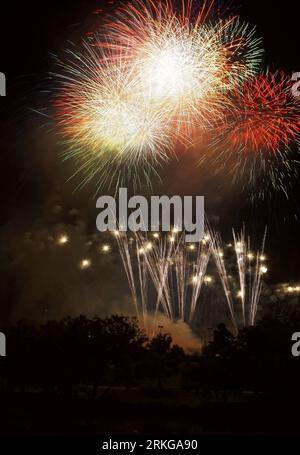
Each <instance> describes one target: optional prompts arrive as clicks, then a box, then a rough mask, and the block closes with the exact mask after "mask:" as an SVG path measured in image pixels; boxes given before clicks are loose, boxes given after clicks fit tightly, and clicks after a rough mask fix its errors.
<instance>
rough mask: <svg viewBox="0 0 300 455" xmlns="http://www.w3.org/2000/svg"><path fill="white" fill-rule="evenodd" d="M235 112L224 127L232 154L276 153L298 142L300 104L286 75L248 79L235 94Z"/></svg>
mask: <svg viewBox="0 0 300 455" xmlns="http://www.w3.org/2000/svg"><path fill="white" fill-rule="evenodd" d="M232 101H233V106H234V108H233V110H232V111H231V112H230V114H229V115H228V121H227V123H226V125H225V126H223V127H222V131H221V137H222V141H225V143H226V144H227V147H226V148H227V149H229V150H231V151H232V152H236V151H239V152H245V153H248V154H253V153H254V154H257V153H276V152H280V151H284V150H286V149H287V148H289V146H290V145H291V144H292V143H294V142H298V140H299V136H300V102H299V98H296V97H294V96H293V94H292V82H291V80H290V79H289V78H288V77H287V76H286V75H284V74H283V73H280V74H275V75H274V74H271V73H267V74H266V75H259V76H257V77H255V78H252V79H249V80H247V81H246V82H245V83H244V84H243V86H242V88H241V89H238V90H236V91H235V92H234V93H232Z"/></svg>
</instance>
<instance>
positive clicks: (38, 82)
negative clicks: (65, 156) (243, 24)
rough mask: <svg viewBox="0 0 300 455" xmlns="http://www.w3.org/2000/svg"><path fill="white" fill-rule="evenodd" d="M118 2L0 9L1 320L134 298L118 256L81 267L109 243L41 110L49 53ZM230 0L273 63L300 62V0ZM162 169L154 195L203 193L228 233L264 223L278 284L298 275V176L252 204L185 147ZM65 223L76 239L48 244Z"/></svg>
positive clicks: (289, 67)
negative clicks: (0, 86)
mask: <svg viewBox="0 0 300 455" xmlns="http://www.w3.org/2000/svg"><path fill="white" fill-rule="evenodd" d="M109 3H111V2H101V1H98V2H96V1H89V2H84V1H77V0H76V1H74V0H73V1H64V2H61V1H59V2H58V1H57V0H54V1H52V2H48V3H41V4H40V6H37V3H36V2H33V1H30V0H29V1H27V2H21V3H16V2H6V4H3V5H2V6H1V9H2V10H1V27H0V42H1V47H0V49H1V51H0V71H1V72H4V73H5V74H6V78H7V96H6V97H5V98H4V97H2V98H0V117H1V134H0V147H1V158H0V159H1V170H2V178H1V193H0V194H1V215H0V217H1V230H0V238H1V285H0V298H1V308H0V319H1V318H2V320H3V321H10V320H13V319H17V318H19V317H27V318H32V319H35V318H41V317H48V316H49V317H57V316H61V315H66V314H69V313H72V312H75V313H76V312H77V313H78V312H82V313H89V314H95V313H97V312H107V313H111V312H112V311H113V310H120V309H122V308H123V307H124V308H125V307H126V305H127V299H128V294H127V295H126V291H125V292H124V289H126V284H125V283H124V277H123V276H122V273H121V272H120V271H118V270H119V268H120V267H118V266H117V262H118V260H117V253H114V252H113V253H112V254H111V255H110V257H109V258H108V257H103V256H101V255H99V254H98V256H97V255H95V254H94V253H93V254H94V256H95V257H94V260H93V264H94V266H93V269H92V270H91V271H89V272H88V273H85V274H84V276H83V274H82V272H81V271H79V270H78V267H76V265H77V263H78V261H79V260H80V259H81V258H83V257H85V256H86V255H89V254H90V252H91V250H93V249H94V250H93V251H95V249H97V248H98V245H101V244H103V242H105V241H106V239H102V238H100V237H99V234H98V233H97V232H96V228H95V218H96V213H97V212H96V209H95V199H94V188H93V187H92V185H90V186H87V187H85V188H84V189H83V190H82V191H80V192H74V187H75V183H74V181H70V182H68V181H67V179H68V177H69V176H70V174H71V173H72V163H71V162H68V163H62V162H61V159H60V153H61V149H60V145H59V144H58V137H57V136H56V134H55V132H54V131H53V128H52V127H51V122H50V119H48V118H47V117H45V116H42V115H41V114H39V113H38V112H37V111H39V112H49V111H48V109H49V104H50V100H49V96H48V94H47V88H48V84H49V82H48V81H47V74H48V73H49V72H50V71H53V59H52V58H51V54H57V53H59V52H60V51H61V49H62V48H64V47H66V43H67V40H69V39H70V40H73V41H76V40H79V37H80V36H81V35H82V34H83V33H85V32H86V31H89V30H90V28H91V27H95V24H97V21H100V19H101V14H103V13H102V12H101V11H100V10H101V9H103V10H105V11H106V10H109V8H110V6H108V4H109ZM231 3H232V4H233V6H234V11H236V12H237V13H239V14H240V15H241V16H242V17H243V18H244V19H245V20H248V21H249V22H250V23H251V24H252V25H257V34H258V36H262V37H263V45H264V49H265V57H264V66H265V67H270V68H271V69H275V68H278V69H282V70H284V71H286V72H287V73H288V74H291V73H293V72H296V71H300V58H299V52H298V48H299V17H300V6H299V2H298V1H296V0H293V1H292V0H287V1H285V2H268V1H265V2H262V1H259V0H251V1H250V0H248V1H246V0H237V1H236V2H235V1H234V0H232V2H231ZM96 11H97V13H96V14H95V12H96ZM163 177H164V183H163V184H162V185H156V186H155V187H154V190H153V193H154V194H198V195H204V196H205V197H206V208H207V211H208V213H209V215H210V216H211V219H212V220H213V222H214V223H215V227H216V228H217V229H219V230H220V231H221V232H222V234H223V236H224V239H227V238H229V236H230V233H231V228H232V226H234V227H240V226H241V225H242V223H243V221H244V222H245V224H246V228H247V232H248V233H250V235H251V237H252V238H253V239H254V240H255V239H257V241H259V239H260V238H261V236H262V233H263V231H264V227H265V225H266V224H267V225H268V238H267V246H266V252H267V255H268V257H269V265H270V275H269V278H268V279H269V280H270V281H271V282H273V283H276V282H283V281H297V280H300V274H299V267H298V256H299V251H300V236H299V228H300V221H299V220H300V211H299V206H298V200H299V195H300V190H299V185H298V184H297V182H295V183H294V187H293V190H292V191H291V193H290V200H289V201H288V200H286V199H285V198H284V197H283V196H281V195H278V194H272V195H270V196H269V197H267V199H266V200H265V201H263V202H260V201H256V202H254V203H251V202H250V201H249V200H247V198H246V197H245V195H244V194H242V193H241V192H240V188H238V187H235V188H234V187H232V186H230V185H227V180H226V177H224V178H222V177H218V178H217V177H215V176H212V175H209V174H208V173H206V172H203V173H202V174H201V170H200V169H199V168H197V167H195V166H194V165H193V157H189V156H186V154H185V155H184V156H183V157H182V159H181V160H180V162H178V161H176V160H174V161H173V162H172V163H171V164H170V166H169V167H168V169H167V170H165V171H164V175H163ZM297 217H298V221H297V219H296V218H297ZM61 232H67V233H68V234H69V235H70V236H71V237H72V244H70V245H66V248H65V249H64V250H63V251H62V250H58V249H57V248H55V247H54V246H51V242H52V243H53V241H54V240H55V239H56V238H57V236H58V235H59V234H60V233H61ZM51 239H52V240H51ZM53 239H54V240H53ZM115 249H116V248H115Z"/></svg>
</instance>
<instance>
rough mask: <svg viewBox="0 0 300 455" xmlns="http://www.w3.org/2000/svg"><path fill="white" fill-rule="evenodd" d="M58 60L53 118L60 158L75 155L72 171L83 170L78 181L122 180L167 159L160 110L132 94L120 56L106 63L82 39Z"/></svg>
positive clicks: (168, 136)
mask: <svg viewBox="0 0 300 455" xmlns="http://www.w3.org/2000/svg"><path fill="white" fill-rule="evenodd" d="M59 64H60V65H61V66H62V67H63V73H62V75H60V77H59V79H60V90H59V92H58V95H57V98H56V101H55V107H56V112H57V122H58V126H59V128H60V130H61V132H62V134H63V136H64V144H65V146H66V147H67V151H66V153H65V154H64V156H65V158H75V159H77V160H78V162H79V168H78V171H77V173H80V174H81V173H83V175H85V178H84V179H83V181H82V183H81V184H82V185H83V184H84V183H86V182H87V181H89V180H91V179H93V178H94V177H95V176H97V177H98V187H101V186H102V185H103V184H105V183H106V181H112V180H113V179H115V181H117V182H119V184H124V183H126V176H127V181H128V180H130V179H133V180H138V178H139V175H142V176H143V178H144V177H145V176H148V175H149V174H150V173H151V170H154V169H155V166H156V165H157V164H158V163H160V162H162V161H163V160H165V159H166V158H167V153H168V151H170V144H171V143H172V133H171V129H170V128H168V122H167V121H166V116H165V115H164V114H165V113H164V112H163V110H162V109H160V110H158V109H154V107H153V106H151V105H150V104H149V103H147V102H146V100H145V99H143V98H142V97H139V96H136V93H137V90H138V88H137V81H136V78H135V76H134V74H133V72H132V71H131V72H129V71H127V70H125V68H124V66H123V65H122V62H121V61H119V62H118V63H117V62H115V64H114V65H112V64H111V62H109V60H108V59H107V57H106V56H104V54H103V52H102V50H101V49H100V48H99V47H98V46H95V45H94V43H93V41H89V42H87V41H86V42H84V43H83V50H82V52H79V51H78V50H76V52H74V51H71V50H69V51H68V60H67V62H66V61H64V62H63V63H62V62H59ZM124 168H128V171H127V173H125V171H124ZM137 169H138V171H136V170H137ZM141 170H142V172H141ZM124 180H125V181H124Z"/></svg>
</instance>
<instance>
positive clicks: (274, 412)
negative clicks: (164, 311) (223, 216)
mask: <svg viewBox="0 0 300 455" xmlns="http://www.w3.org/2000/svg"><path fill="white" fill-rule="evenodd" d="M299 329H300V311H299V306H298V304H297V305H295V304H294V305H289V304H287V303H283V302H282V303H281V304H276V306H275V307H272V305H270V306H269V308H268V310H267V311H265V314H264V316H263V317H262V318H261V320H260V321H259V323H258V324H257V325H256V326H255V327H246V328H243V329H241V330H240V331H239V333H238V334H237V335H233V334H232V333H231V332H230V331H229V330H228V329H227V327H226V326H225V325H224V324H219V325H218V326H217V327H216V329H215V330H214V332H213V334H212V339H211V340H210V341H208V342H206V343H204V345H203V349H202V352H195V353H193V354H187V353H185V352H184V350H183V349H182V348H181V347H180V346H177V345H176V344H173V341H172V337H171V335H169V334H168V333H163V329H161V332H159V333H158V334H156V335H155V336H154V337H152V338H151V337H148V336H147V335H146V334H145V332H144V331H143V330H142V329H141V328H140V327H139V325H138V323H137V320H136V319H132V318H127V317H125V316H122V315H113V316H111V317H107V318H98V317H95V318H93V319H89V318H87V317H85V316H80V317H77V318H67V319H63V320H61V321H49V322H47V323H45V324H42V325H38V324H33V323H29V322H25V321H21V322H19V323H18V324H16V325H15V326H13V327H10V328H9V329H7V330H6V337H7V356H6V357H2V358H0V399H1V404H2V409H4V411H3V413H2V417H1V419H2V420H1V426H0V433H13V434H15V433H17V434H18V433H20V432H21V433H22V432H23V431H24V425H25V422H27V424H26V425H27V427H28V428H30V430H28V431H29V432H31V433H38V434H40V433H44V432H45V431H46V432H48V431H49V432H50V433H51V432H54V433H57V432H58V433H60V432H61V433H62V434H65V432H67V433H73V432H74V431H75V432H77V431H79V433H81V432H83V433H85V432H92V431H94V432H96V433H97V432H99V431H100V432H101V431H104V432H105V431H117V432H119V433H120V432H122V431H123V430H124V431H125V429H126V428H127V427H126V425H128V428H129V430H128V431H138V430H136V428H139V431H140V432H144V431H146V429H147V431H148V430H149V426H150V428H151V429H152V430H153V431H158V428H161V429H167V430H168V431H170V428H169V426H171V428H172V431H173V432H174V433H175V434H176V433H178V432H180V431H183V430H184V431H190V432H191V434H192V433H193V434H194V433H202V432H204V433H205V432H207V431H208V432H214V431H215V432H218V431H222V432H225V433H226V432H234V431H240V432H249V431H250V432H251V431H254V432H259V431H262V432H264V431H268V432H272V431H279V429H278V428H281V429H282V431H283V432H293V430H294V429H295V425H294V423H295V422H297V420H295V421H294V419H293V417H292V415H293V414H292V413H291V405H293V409H296V408H295V407H297V405H298V404H300V399H299V397H300V394H299V380H300V357H299V358H297V357H293V356H292V353H291V348H292V344H293V342H292V340H291V337H292V334H293V333H294V332H295V331H299ZM45 409H47V411H46V414H45ZM25 410H26V411H25ZM24 413H25V415H24ZM7 415H8V416H10V417H9V418H8V419H7V418H6V417H7ZM287 415H288V417H287ZM41 416H43V418H42V420H41ZM45 416H46V417H45ZM54 416H55V417H54ZM60 416H61V417H60ZM62 416H64V417H63V422H62V421H61V420H60V418H62ZM283 416H285V418H284V420H283V419H282V417H283ZM241 417H242V418H241ZM45 418H46V422H45V421H44V420H43V419H45ZM3 419H4V420H3ZM125 421H126V422H127V423H126V425H125V423H124V422H125ZM28 422H29V423H28ZM42 422H43V423H42ZM26 425H25V427H26ZM124 425H125V427H124ZM151 425H152V426H151ZM172 425H173V426H172ZM27 427H26V428H27ZM46 428H47V430H45V429H46ZM26 431H27V430H26ZM26 431H25V432H26Z"/></svg>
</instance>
